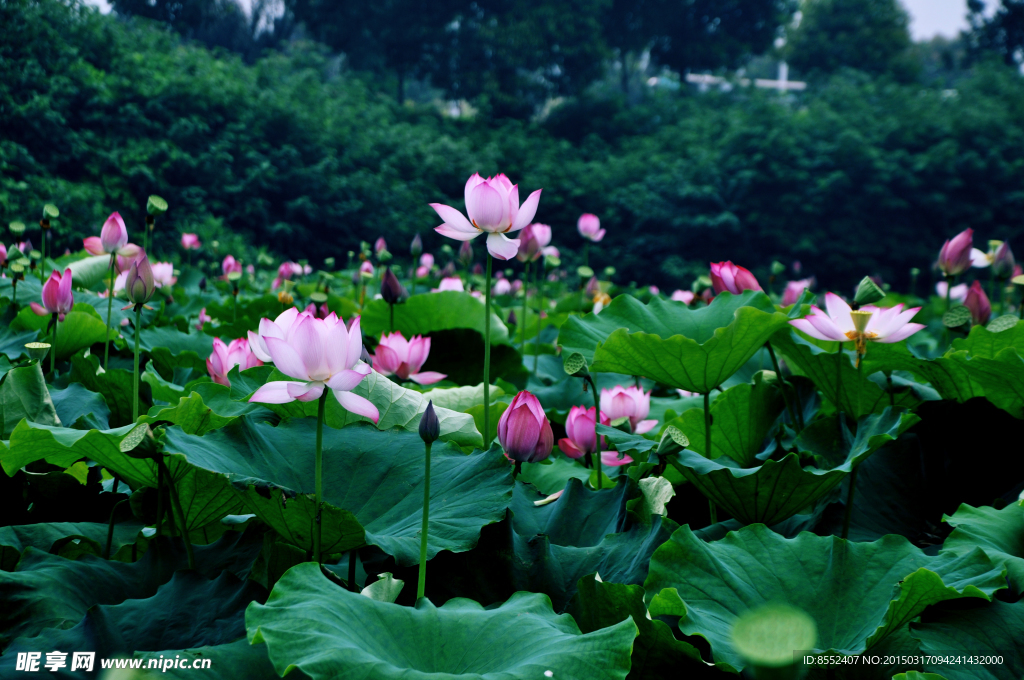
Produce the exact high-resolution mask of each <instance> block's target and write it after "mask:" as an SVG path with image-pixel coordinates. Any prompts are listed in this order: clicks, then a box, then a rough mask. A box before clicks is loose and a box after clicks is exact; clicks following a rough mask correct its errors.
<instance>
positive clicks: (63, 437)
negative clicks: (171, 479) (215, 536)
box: [0, 421, 156, 486]
mask: <svg viewBox="0 0 1024 680" xmlns="http://www.w3.org/2000/svg"><path fill="white" fill-rule="evenodd" d="M135 427H136V426H132V425H125V426H124V427H119V428H116V429H112V430H103V431H100V430H71V429H68V428H63V427H53V426H50V425H40V424H36V423H30V422H28V421H24V422H21V423H19V424H18V426H17V427H15V428H14V431H13V432H12V433H11V440H10V443H9V448H8V449H7V450H6V451H3V452H2V453H0V462H2V464H3V468H4V471H5V472H7V474H8V475H13V474H14V473H15V472H16V471H17V470H20V469H21V468H23V467H25V466H26V465H28V464H29V463H33V462H35V461H37V460H45V461H46V462H48V463H51V464H53V465H58V466H60V467H70V466H71V465H72V464H73V463H74V462H75V461H77V460H82V459H83V458H87V459H89V460H94V461H97V462H101V463H103V462H105V461H108V460H114V461H117V460H119V459H120V457H122V456H123V455H124V454H123V453H122V451H121V444H122V442H123V441H124V440H125V438H126V437H127V436H128V434H129V433H130V432H132V431H133V430H134V429H135ZM135 434H136V435H138V434H140V433H138V432H136V433H135ZM133 442H134V443H133ZM137 443H138V442H137V440H129V442H128V443H126V444H125V447H126V448H127V447H129V446H131V448H134V444H137ZM130 460H135V459H130ZM154 470H155V466H154V465H153V464H152V462H151V461H147V460H138V461H136V463H135V464H133V465H131V467H130V468H128V469H121V470H118V473H119V474H123V475H124V477H123V478H124V479H125V481H127V482H129V483H131V484H132V485H133V486H135V485H140V486H155V485H156V481H155V480H156V477H155V472H154ZM151 480H152V483H150V481H151Z"/></svg>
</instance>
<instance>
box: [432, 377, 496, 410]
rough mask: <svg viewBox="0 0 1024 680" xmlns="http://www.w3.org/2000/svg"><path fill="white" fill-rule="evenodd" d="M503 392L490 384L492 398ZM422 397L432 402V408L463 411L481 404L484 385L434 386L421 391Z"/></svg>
mask: <svg viewBox="0 0 1024 680" xmlns="http://www.w3.org/2000/svg"><path fill="white" fill-rule="evenodd" d="M503 394H505V391H504V390H503V389H501V388H500V387H498V386H497V385H491V389H490V398H491V399H492V400H494V399H497V398H498V397H500V396H502V395H503ZM423 398H424V399H426V400H428V401H433V402H434V408H435V409H438V408H446V409H449V410H451V411H459V412H460V413H465V412H466V411H468V410H469V409H471V408H473V407H474V406H483V403H484V385H483V383H480V384H479V385H467V386H465V387H447V388H444V387H442V388H436V389H433V390H429V391H427V392H424V393H423Z"/></svg>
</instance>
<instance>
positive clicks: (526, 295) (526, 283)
mask: <svg viewBox="0 0 1024 680" xmlns="http://www.w3.org/2000/svg"><path fill="white" fill-rule="evenodd" d="M529 299H530V261H529V260H527V261H526V269H525V270H523V320H522V321H520V322H519V325H520V326H522V328H523V332H522V336H523V344H522V350H523V353H524V354H525V353H526V308H527V304H526V303H527V301H528V300H529Z"/></svg>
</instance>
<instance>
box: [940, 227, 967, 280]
mask: <svg viewBox="0 0 1024 680" xmlns="http://www.w3.org/2000/svg"><path fill="white" fill-rule="evenodd" d="M973 245H974V230H973V229H964V230H963V231H961V232H960V233H959V234H957V235H956V236H954V237H953V238H952V239H949V240H947V241H946V242H945V243H943V244H942V249H941V250H939V269H940V270H942V273H943V274H945V275H946V276H956V275H957V274H962V273H964V272H965V271H967V270H968V269H969V268H970V266H971V247H972V246H973Z"/></svg>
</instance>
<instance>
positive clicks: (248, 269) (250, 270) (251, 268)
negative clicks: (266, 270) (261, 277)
mask: <svg viewBox="0 0 1024 680" xmlns="http://www.w3.org/2000/svg"><path fill="white" fill-rule="evenodd" d="M245 273H246V274H248V275H249V276H255V275H256V265H252V264H247V265H245Z"/></svg>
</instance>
